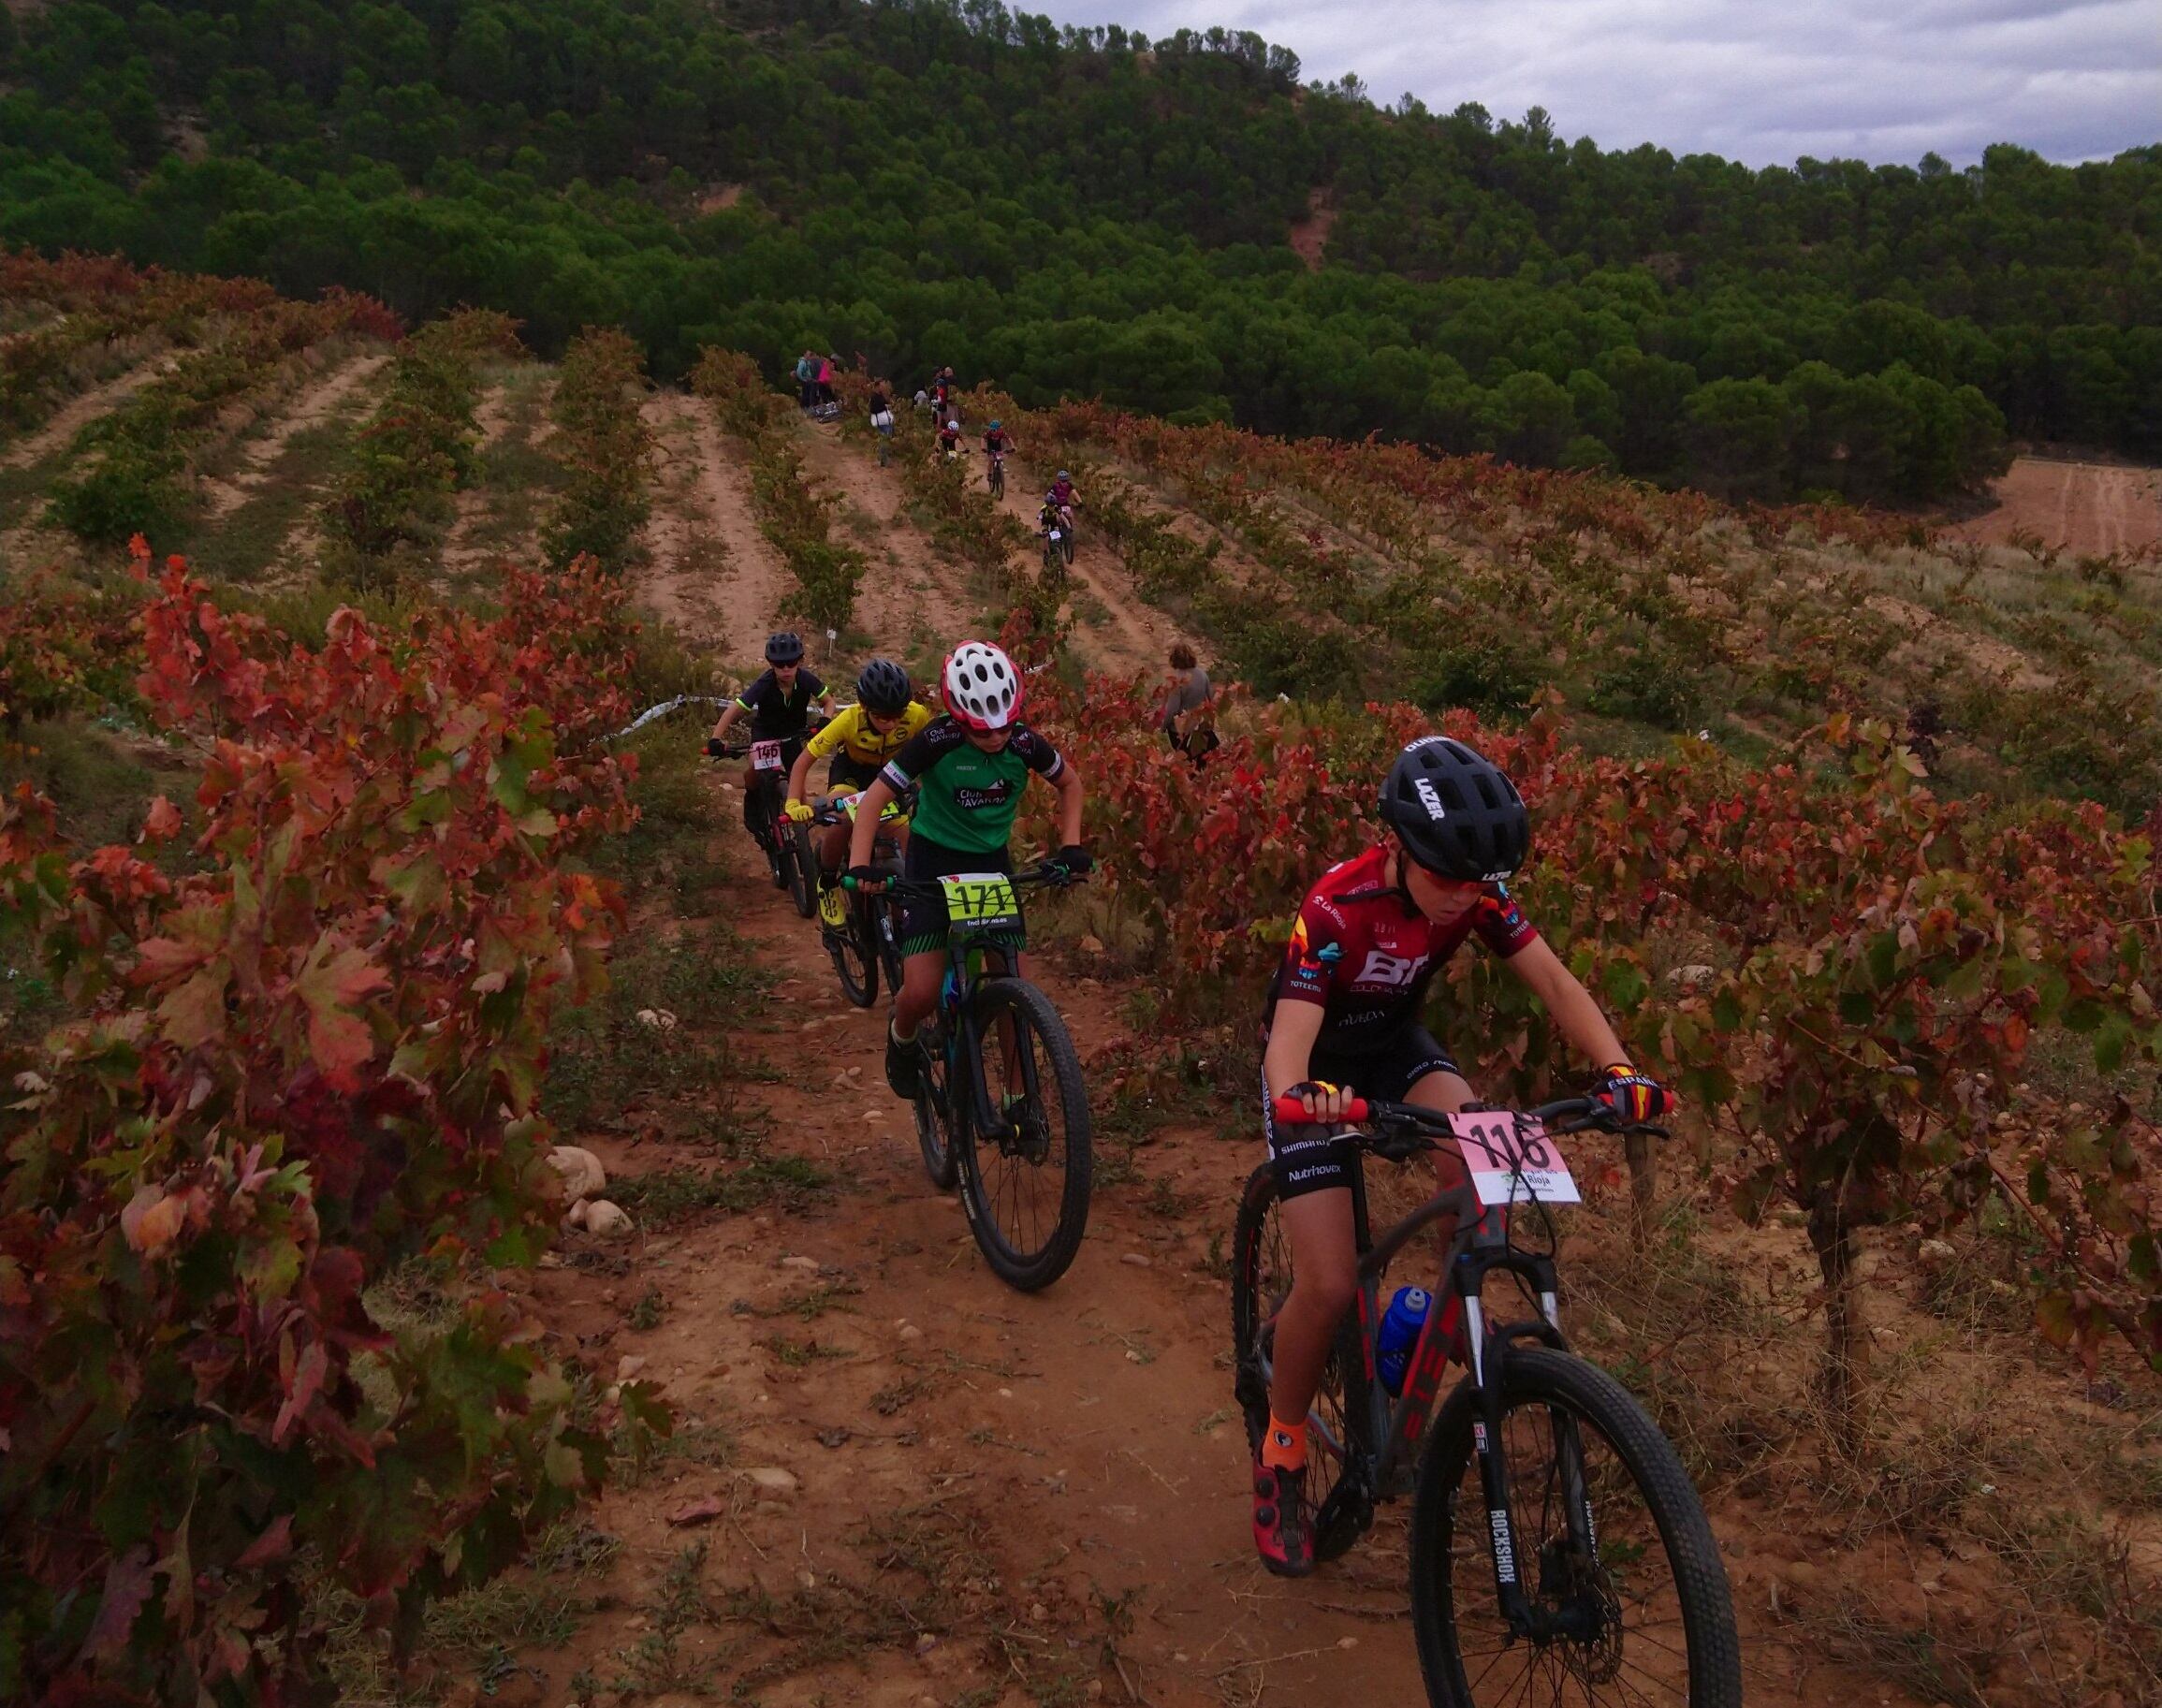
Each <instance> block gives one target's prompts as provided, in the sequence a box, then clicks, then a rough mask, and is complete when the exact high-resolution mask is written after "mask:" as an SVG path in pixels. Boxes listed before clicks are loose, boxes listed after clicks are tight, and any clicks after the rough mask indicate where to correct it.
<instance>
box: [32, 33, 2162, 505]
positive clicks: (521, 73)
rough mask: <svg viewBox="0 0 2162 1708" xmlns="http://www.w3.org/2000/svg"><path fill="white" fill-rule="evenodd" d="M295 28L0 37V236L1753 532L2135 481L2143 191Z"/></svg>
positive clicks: (2150, 431) (740, 54) (1226, 52)
mask: <svg viewBox="0 0 2162 1708" xmlns="http://www.w3.org/2000/svg"><path fill="white" fill-rule="evenodd" d="M310 16H311V18H312V19H313V20H314V22H311V23H310V24H308V25H307V26H306V27H295V26H294V25H293V24H292V23H291V21H290V19H289V17H288V15H287V14H286V13H285V11H283V10H281V9H278V8H267V7H258V8H256V9H254V10H253V11H245V10H243V11H241V12H233V11H231V10H228V9H222V8H220V7H215V6H211V5H207V4H197V3H195V0H181V3H179V4H175V5H172V6H153V5H142V6H138V5H135V4H132V3H131V0H113V3H111V4H105V3H103V0H61V3H59V4H54V5H50V6H42V7H37V8H35V9H33V10H30V11H28V12H25V13H23V14H22V15H21V17H20V21H19V22H18V21H17V18H18V15H17V14H16V13H15V12H14V11H12V10H11V11H10V12H9V13H8V14H7V21H5V22H0V76H5V78H6V80H7V84H8V89H7V94H6V95H5V96H0V239H4V240H6V241H11V242H15V243H29V244H33V245H36V246H38V247H40V248H42V249H45V250H47V251H49V252H57V251H58V250H60V249H63V248H70V247H72V248H87V249H94V250H98V251H106V250H112V251H118V252H121V253H124V254H126V255H130V256H132V257H133V258H135V259H136V260H138V261H140V262H157V263H160V264H163V265H166V266H171V267H180V268H188V269H204V270H212V271H218V272H245V273H250V274H255V275H257V276H261V277H264V278H267V279H269V280H270V281H271V282H272V283H274V284H275V285H278V286H279V287H280V288H281V289H283V290H285V291H286V292H288V293H289V294H293V295H296V296H309V295H312V294H314V293H315V292H317V291H319V290H321V289H322V288H324V287H326V286H329V285H345V286H349V287H351V288H355V289H360V290H366V291H369V292H371V293H373V295H375V296H377V297H379V298H381V299H383V300H385V301H386V302H387V303H388V304H390V305H391V306H392V307H393V308H395V309H397V310H398V311H399V312H401V313H402V314H406V315H407V316H408V317H412V318H424V317H428V316H431V315H434V314H440V313H442V312H443V311H444V310H446V309H447V308H450V307H452V306H455V305H457V304H460V303H470V304H475V305H484V306H489V307H493V308H497V309H500V310H503V311H504V312H507V313H509V314H514V315H516V316H517V317H518V318H519V320H521V321H522V322H523V323H524V324H525V326H526V328H527V331H528V336H529V338H530V339H531V340H532V341H533V344H534V346H535V347H536V348H537V349H539V350H540V351H542V352H543V353H546V354H554V353H556V352H559V351H560V350H561V349H562V347H563V345H564V343H565V342H566V341H567V340H568V339H569V338H570V337H571V336H572V335H573V334H575V333H576V332H577V330H578V329H579V328H581V327H583V326H585V325H587V324H600V325H621V326H624V327H627V328H629V329H630V330H632V331H633V333H634V334H635V336H637V337H638V338H639V339H640V341H641V342H642V343H644V345H645V346H646V349H647V353H648V357H649V359H650V364H651V366H652V369H653V371H654V372H656V373H658V374H661V375H663V376H664V377H668V378H675V377H679V376H680V375H681V374H682V373H683V372H686V371H687V370H688V368H689V366H690V364H691V362H692V361H693V359H694V358H695V355H696V352H697V350H698V348H699V347H700V346H701V345H705V344H708V343H710V344H720V345H724V346H728V347H734V348H738V349H743V350H746V351H748V352H749V353H751V354H752V355H753V356H754V357H756V358H758V359H759V360H760V361H761V362H762V363H763V364H764V365H765V366H766V369H767V372H768V373H769V374H777V373H778V372H780V369H781V367H782V365H783V364H785V363H786V362H788V361H790V360H792V359H793V358H794V357H795V356H796V354H797V353H798V352H799V351H800V350H801V349H802V348H804V347H805V345H806V344H815V345H817V346H818V347H819V348H820V349H822V350H825V349H838V350H839V351H840V353H841V354H842V355H844V356H848V357H851V358H854V357H855V356H856V355H858V354H859V353H860V354H861V355H862V356H863V357H865V358H868V360H869V362H870V363H871V364H872V365H873V366H875V367H877V368H879V369H880V370H881V371H883V372H886V373H887V374H888V375H889V376H892V377H896V378H900V379H905V380H908V381H909V382H911V383H912V384H913V381H914V380H915V379H916V378H918V377H920V376H921V375H922V374H924V373H925V372H928V370H929V369H930V367H931V366H932V365H933V364H936V363H941V362H948V361H950V362H953V363H955V364H956V365H957V367H958V368H959V369H960V371H961V372H962V375H963V377H964V379H966V380H968V381H970V382H971V383H973V382H976V381H985V382H988V383H992V384H996V385H999V386H1001V387H1004V388H1005V389H1007V390H1009V391H1010V392H1011V393H1013V395H1015V397H1017V398H1019V399H1021V400H1022V401H1026V402H1029V403H1031V404H1039V405H1041V404H1046V403H1049V402H1051V401H1055V400H1057V399H1058V398H1059V397H1062V396H1064V397H1090V396H1096V397H1101V398H1102V399H1103V400H1104V401H1109V402H1111V403H1114V404H1118V405H1122V406H1126V407H1131V408H1134V409H1139V410H1144V411H1148V412H1153V413H1159V414H1163V415H1168V416H1176V417H1177V418H1181V419H1189V420H1209V419H1219V420H1228V421H1232V422H1235V423H1236V424H1237V425H1239V426H1242V427H1247V428H1252V429H1256V430H1259V431H1266V432H1281V433H1291V434H1314V433H1321V434H1329V435H1334V436H1339V437H1345V438H1359V437H1364V436H1366V435H1367V434H1368V433H1373V432H1379V433H1380V434H1382V435H1383V436H1385V437H1388V438H1392V439H1407V440H1410V439H1416V440H1421V441H1424V442H1427V443H1431V444H1435V445H1440V446H1442V447H1444V448H1446V449H1449V450H1452V451H1475V450H1491V451H1494V452H1496V453H1497V454H1499V455H1501V456H1504V457H1506V458H1508V459H1509V460H1513V461H1517V462H1520V463H1533V464H1541V465H1548V466H1557V465H1568V466H1586V467H1615V468H1619V469H1620V470H1622V471H1623V472H1626V473H1628V474H1631V475H1635V476H1640V477H1643V478H1646V479H1651V480H1656V481H1659V482H1664V483H1675V482H1680V481H1685V480H1686V481H1687V483H1688V484H1690V485H1693V486H1696V487H1699V488H1702V489H1709V490H1713V491H1715V492H1717V493H1719V494H1721V495H1722V496H1728V497H1735V498H1760V499H1781V498H1791V497H1796V496H1802V495H1838V496H1841V497H1844V498H1847V499H1848V500H1852V501H1857V502H1901V503H1912V502H1918V501H1923V500H1935V499H1941V498H1944V497H1947V496H1950V495H1953V494H1956V493H1959V492H1961V491H1965V490H1972V489H1977V488H1979V486H1980V485H1981V484H1982V483H1983V482H1984V481H1985V480H1986V479H1987V478H1988V477H1989V476H1990V475H1991V474H1994V473H1995V472H1996V471H1997V470H1998V469H1999V468H2000V467H2001V463H2002V456H2003V450H2002V445H2003V441H2004V439H2005V436H2006V435H2007V434H2008V433H2009V434H2010V435H2012V436H2015V437H2018V438H2023V439H2039V440H2049V441H2061V442H2068V443H2072V444H2078V445H2088V446H2092V447H2097V448H2107V449H2111V450H2115V451H2117V452H2120V453H2123V454H2127V455H2132V456H2143V457H2148V458H2154V457H2155V456H2158V455H2162V334H2158V333H2157V331H2156V329H2155V328H2157V327H2158V326H2162V262H2158V261H2157V259H2156V256H2157V255H2158V254H2162V247H2158V243H2162V164H2158V163H2157V160H2156V157H2155V150H2153V149H2140V150H2134V151H2131V152H2129V153H2125V155H2123V156H2121V157H2120V158H2119V159H2117V160H2115V161H2112V162H2110V163H2106V164H2096V165H2089V166H2082V167H2079V168H2058V167H2053V166H2051V165H2049V164H2047V163H2045V162H2043V161H2042V160H2040V159H2038V157H2036V156H2035V155H2033V154H2031V153H2026V152H2024V151H2023V150H2021V149H2019V148H2018V147H2016V146H2013V145H2012V144H2011V143H2009V142H2008V143H2007V144H2005V145H2003V146H2000V147H1998V148H1995V149H1993V150H1992V151H1991V152H1990V153H1989V155H1988V158H1987V159H1986V160H1985V162H1984V163H1983V164H1982V165H1981V166H1979V167H1977V168H1972V169H1969V170H1965V171H1953V170H1951V169H1950V168H1947V167H1946V166H1945V164H1944V163H1943V162H1941V161H1938V160H1936V159H1934V158H1932V159H1928V160H1924V161H1922V162H1921V163H1919V164H1918V165H1917V166H1915V167H1911V168H1910V167H1906V166H1889V165H1871V164H1865V163H1862V162H1853V161H1843V162H1820V161H1813V160H1804V161H1800V162H1797V163H1796V164H1795V165H1794V166H1793V167H1792V168H1767V169H1765V170H1763V171H1751V170H1748V169H1746V168H1741V167H1739V166H1735V165H1732V164H1731V163H1728V162H1724V161H1721V160H1717V159H1716V158H1711V157H1705V156H1691V157H1687V158H1684V159H1679V160H1677V159H1675V158H1674V157H1673V156H1672V155H1671V154H1669V153H1665V152H1663V151H1660V150H1657V149H1651V148H1640V149H1636V150H1633V151H1629V152H1628V153H1619V152H1602V151H1601V150H1600V149H1599V148H1598V147H1597V146H1596V144H1595V142H1594V141H1593V140H1591V139H1581V140H1577V141H1574V142H1571V141H1569V140H1567V139H1565V138H1564V137H1563V136H1562V135H1560V134H1557V130H1556V121H1555V120H1554V119H1553V118H1552V117H1550V116H1549V115H1547V114H1544V113H1541V112H1533V113H1530V114H1527V115H1526V116H1525V117H1524V118H1523V119H1522V120H1521V121H1519V122H1499V123H1497V121H1496V120H1495V119H1494V118H1493V117H1492V116H1491V115H1489V114H1487V113H1486V112H1485V111H1484V110H1483V109H1479V108H1477V107H1476V106H1467V107H1464V108H1462V109H1458V110H1457V111H1456V112H1454V113H1452V114H1449V115H1438V114H1433V113H1428V112H1426V111H1424V109H1421V108H1419V107H1418V105H1417V104H1416V103H1398V104H1397V105H1396V106H1395V107H1392V108H1389V109H1379V108H1377V107H1375V106H1374V105H1373V104H1372V103H1371V102H1369V101H1368V100H1367V99H1366V97H1365V95H1364V93H1363V92H1362V91H1360V90H1359V89H1358V88H1356V87H1355V86H1353V85H1350V84H1343V85H1335V86H1321V85H1312V84H1302V83H1301V81H1300V71H1299V66H1298V64H1297V61H1296V59H1295V57H1294V56H1293V55H1291V54H1289V53H1288V52H1286V51H1284V50H1282V49H1280V48H1274V47H1270V46H1268V45H1267V44H1265V43H1264V42H1263V41H1262V40H1261V39H1260V38H1259V37H1257V36H1250V35H1245V34H1228V33H1225V32H1223V31H1209V32H1207V33H1205V34H1200V33H1193V32H1181V33H1180V34H1178V35H1176V36H1172V37H1169V38H1166V39H1164V40H1162V41H1156V42H1149V41H1147V40H1145V39H1143V38H1141V37H1138V36H1132V34H1130V33H1129V32H1126V31H1124V30H1120V29H1104V30H1095V31H1078V30H1071V31H1065V32H1060V31H1059V30H1057V29H1055V28H1054V27H1053V26H1052V25H1051V24H1050V23H1049V22H1047V21H1046V20H1044V19H1041V18H1037V17H1033V16H1030V15H1027V14H1015V13H1009V12H1008V11H1007V10H1006V9H1005V8H1004V7H1002V6H1000V5H998V4H995V3H994V4H990V5H987V6H984V7H975V6H971V7H969V8H967V9H966V10H965V11H963V10H961V9H960V8H956V7H946V6H942V5H939V4H935V3H934V0H909V3H908V4H898V5H878V6H869V5H860V4H856V3H855V0H843V3H833V0H819V3H818V4H793V3H782V4H771V5H767V4H750V3H743V4H737V5H731V6H723V7H718V8H716V7H708V6H706V5H702V4H691V3H689V0H638V3H635V4H631V5H621V6H620V5H615V4H602V3H601V0H524V3H521V4H504V5H489V6H484V7H439V6H427V5H419V4H413V5H408V4H402V3H393V4H388V5H382V6H378V5H373V4H371V3H370V0H334V3H332V4H329V5H325V6H323V7H320V8H319V9H318V10H316V11H314V12H312V13H311V14H310ZM1565 117H1566V115H1565ZM1324 215H1325V222H1324V220H1323V219H1322V216H1324ZM1323 231H1325V240H1323V239H1322V237H1321V236H1320V234H1321V233H1322V232H1323Z"/></svg>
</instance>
